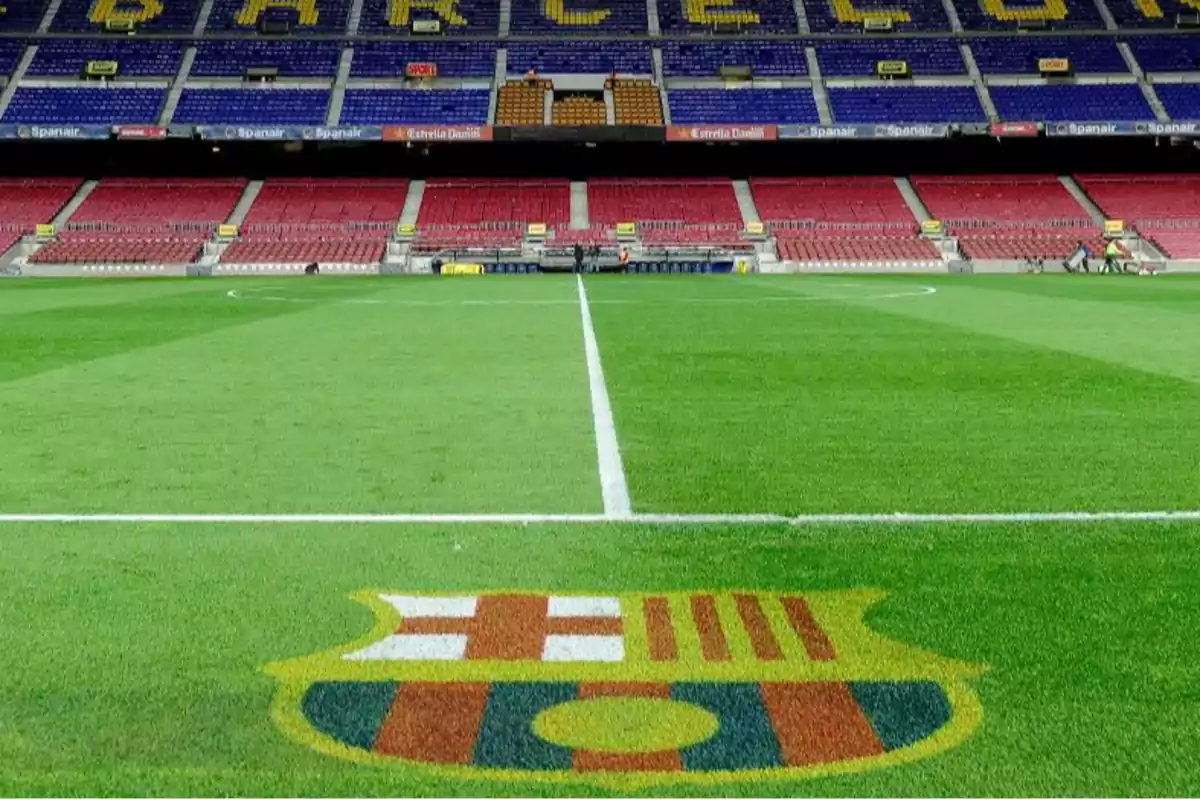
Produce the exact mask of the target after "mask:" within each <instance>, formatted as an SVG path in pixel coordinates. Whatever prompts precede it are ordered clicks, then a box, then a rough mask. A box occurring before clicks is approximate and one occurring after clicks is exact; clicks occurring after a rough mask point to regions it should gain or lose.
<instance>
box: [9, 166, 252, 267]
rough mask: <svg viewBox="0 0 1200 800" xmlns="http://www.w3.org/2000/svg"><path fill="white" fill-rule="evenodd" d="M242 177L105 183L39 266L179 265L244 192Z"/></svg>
mask: <svg viewBox="0 0 1200 800" xmlns="http://www.w3.org/2000/svg"><path fill="white" fill-rule="evenodd" d="M245 186H246V182H245V181H242V180H196V179H188V180H165V181H164V180H156V181H145V180H124V179H109V180H104V181H101V182H100V184H99V185H97V186H96V188H95V189H93V190H92V192H91V194H89V195H88V196H87V199H85V200H84V202H83V204H82V205H81V206H80V207H79V208H77V209H76V210H75V212H74V213H73V214H72V215H71V219H70V221H69V222H68V223H67V225H66V227H65V229H64V230H62V231H60V232H59V233H58V238H57V239H56V240H55V241H52V242H49V243H47V244H45V245H44V246H42V247H41V248H40V249H39V250H38V251H37V252H36V253H35V254H34V256H33V258H32V259H31V261H32V262H33V263H38V264H180V263H190V262H192V261H195V260H196V258H197V257H198V256H199V255H200V251H201V249H202V248H203V246H204V242H205V241H206V240H207V239H208V238H209V236H211V234H212V232H213V230H214V229H215V228H216V226H217V225H219V224H220V223H222V222H224V221H225V220H226V219H227V218H228V217H229V214H230V212H232V211H233V207H234V206H235V205H236V204H237V201H238V198H239V197H241V195H242V192H243V191H244V189H245Z"/></svg>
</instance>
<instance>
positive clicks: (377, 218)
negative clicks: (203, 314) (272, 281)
mask: <svg viewBox="0 0 1200 800" xmlns="http://www.w3.org/2000/svg"><path fill="white" fill-rule="evenodd" d="M407 194H408V183H407V181H402V180H378V181H372V180H355V181H340V180H322V181H312V180H303V179H299V180H270V181H267V182H265V183H264V184H263V187H262V190H261V191H260V192H259V194H258V197H256V198H255V200H254V203H253V204H252V205H251V206H250V210H249V212H248V213H247V215H246V220H245V222H244V223H243V224H242V226H241V230H240V232H239V238H238V240H237V241H236V242H234V243H232V244H231V245H229V247H228V248H226V250H225V252H224V253H222V254H221V263H222V264H272V263H283V264H287V263H308V262H312V261H316V262H320V263H351V264H372V263H377V262H379V261H380V260H381V259H382V258H383V255H384V252H385V250H386V248H387V239H388V237H389V236H390V235H391V233H392V231H393V230H395V226H396V222H397V220H399V219H400V212H401V211H402V210H403V209H404V200H405V197H406V196H407Z"/></svg>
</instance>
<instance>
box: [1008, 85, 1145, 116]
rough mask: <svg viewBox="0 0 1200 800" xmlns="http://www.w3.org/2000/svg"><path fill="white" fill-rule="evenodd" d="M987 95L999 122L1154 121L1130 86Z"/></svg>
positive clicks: (1017, 90) (1024, 89)
mask: <svg viewBox="0 0 1200 800" xmlns="http://www.w3.org/2000/svg"><path fill="white" fill-rule="evenodd" d="M988 91H989V94H991V96H992V102H993V103H995V105H996V111H997V112H998V113H999V114H1000V117H1001V118H1002V119H1009V120H1032V121H1036V122H1042V121H1047V122H1088V121H1111V120H1127V121H1137V120H1153V119H1154V112H1153V111H1152V110H1151V109H1150V104H1149V103H1148V102H1147V101H1146V97H1145V95H1143V94H1142V90H1141V88H1140V87H1139V86H1138V85H1137V84H1133V83H1129V84H1102V85H1092V86H1089V85H1073V84H1050V85H1045V86H992V87H990V88H989V90H988Z"/></svg>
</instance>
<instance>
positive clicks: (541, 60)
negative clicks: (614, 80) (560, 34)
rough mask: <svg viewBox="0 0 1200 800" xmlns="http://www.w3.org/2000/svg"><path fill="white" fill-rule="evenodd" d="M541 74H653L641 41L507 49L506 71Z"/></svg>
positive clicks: (647, 50)
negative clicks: (615, 72) (534, 71)
mask: <svg viewBox="0 0 1200 800" xmlns="http://www.w3.org/2000/svg"><path fill="white" fill-rule="evenodd" d="M530 68H532V69H535V70H537V71H538V72H541V73H556V72H558V73H577V74H605V75H607V74H608V73H610V72H613V71H614V70H615V71H617V72H621V73H626V74H629V73H632V74H637V75H648V74H650V73H651V72H652V71H653V69H654V68H653V66H652V65H651V63H650V46H649V45H647V44H644V43H642V42H579V41H562V40H558V41H555V40H549V39H548V40H546V41H542V42H513V43H512V44H510V45H509V46H508V72H509V74H513V73H523V72H525V71H526V70H528V69H530Z"/></svg>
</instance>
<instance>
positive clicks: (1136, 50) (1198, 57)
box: [1129, 36, 1200, 72]
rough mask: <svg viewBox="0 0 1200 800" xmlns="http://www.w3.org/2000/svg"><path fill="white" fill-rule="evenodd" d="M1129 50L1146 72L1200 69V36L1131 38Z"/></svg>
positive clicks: (1192, 70) (1193, 70)
mask: <svg viewBox="0 0 1200 800" xmlns="http://www.w3.org/2000/svg"><path fill="white" fill-rule="evenodd" d="M1129 49H1130V50H1132V51H1133V55H1134V57H1135V58H1137V60H1138V63H1139V64H1141V66H1142V69H1143V70H1145V71H1146V72H1195V71H1196V70H1197V69H1200V36H1131V37H1130V38H1129Z"/></svg>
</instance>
